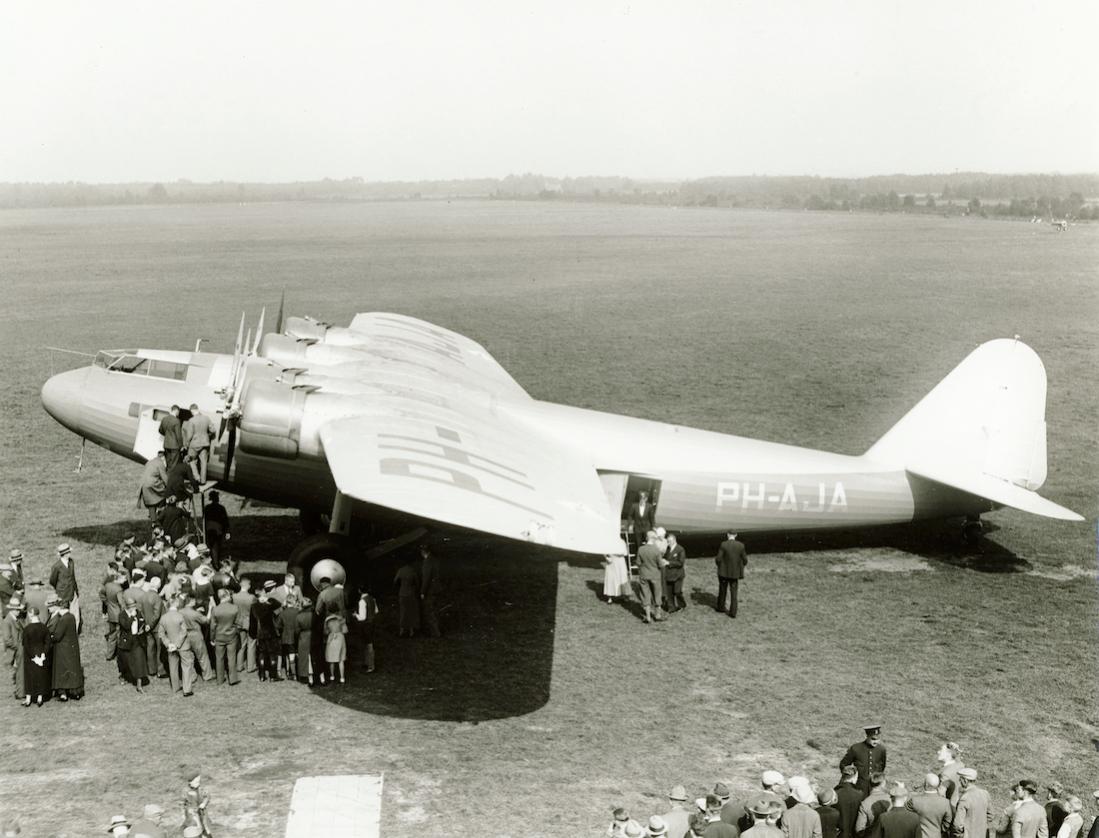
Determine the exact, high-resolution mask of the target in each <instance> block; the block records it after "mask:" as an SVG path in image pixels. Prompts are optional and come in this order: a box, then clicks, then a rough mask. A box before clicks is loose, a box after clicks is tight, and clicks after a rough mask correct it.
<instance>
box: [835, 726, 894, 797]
mask: <svg viewBox="0 0 1099 838" xmlns="http://www.w3.org/2000/svg"><path fill="white" fill-rule="evenodd" d="M862 730H863V733H865V734H866V738H865V739H864V740H863V741H862V742H856V743H855V744H854V745H852V746H851V747H850V748H848V749H847V753H846V754H844V755H843V759H841V760H840V770H841V771H842V770H843V767H844V766H845V765H854V766H855V768H856V769H857V770H858V772H859V777H858V781H857V783H856V785H857V786H858V789H859V791H861V792H862V793H863V796H866V795H868V794H870V782H871V781H870V775H871V774H884V773H885V758H886V752H885V745H883V744H882V741H881V725H880V724H878V723H877V722H871V723H868V724H865V725H863V727H862Z"/></svg>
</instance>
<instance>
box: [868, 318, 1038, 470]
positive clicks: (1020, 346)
mask: <svg viewBox="0 0 1099 838" xmlns="http://www.w3.org/2000/svg"><path fill="white" fill-rule="evenodd" d="M1045 411H1046V372H1045V368H1044V367H1043V366H1042V361H1041V359H1039V357H1038V355H1037V354H1036V353H1035V352H1034V350H1033V349H1031V348H1030V347H1029V346H1027V345H1026V344H1025V343H1023V342H1022V341H1020V340H1018V339H1016V340H1006V339H1001V340H993V341H989V342H988V343H985V344H982V345H981V346H979V347H977V349H975V350H974V351H973V352H972V353H970V355H969V356H968V357H967V358H966V359H965V360H964V361H962V362H961V363H960V364H959V365H958V366H957V367H955V368H954V370H953V371H952V372H951V373H950V374H949V375H948V376H947V377H946V378H944V379H943V380H942V381H941V382H939V384H938V385H937V386H936V387H935V389H933V390H932V391H931V392H930V393H928V394H927V396H925V397H924V398H923V399H922V400H921V401H920V402H919V403H918V404H917V405H916V406H915V407H914V408H912V409H911V410H910V411H909V412H908V413H907V414H905V416H904V418H902V419H901V420H900V421H899V422H898V423H897V424H896V425H894V426H893V427H892V428H891V429H890V430H889V432H888V433H886V434H885V436H883V437H882V438H881V439H880V440H878V442H876V443H875V444H874V445H873V447H871V449H870V450H869V451H867V453H866V456H867V457H870V458H871V459H874V460H876V461H880V462H883V463H888V464H890V465H895V466H898V467H901V468H905V469H908V470H910V471H918V472H927V471H928V470H939V469H942V468H945V469H948V470H949V471H950V472H951V473H954V474H967V475H972V476H973V477H977V476H987V477H992V478H996V479H997V480H1002V481H1005V482H1007V483H1011V484H1013V485H1014V486H1017V487H1019V488H1022V489H1028V490H1035V489H1037V488H1039V487H1040V486H1041V485H1042V484H1043V483H1044V482H1045V479H1046V422H1045Z"/></svg>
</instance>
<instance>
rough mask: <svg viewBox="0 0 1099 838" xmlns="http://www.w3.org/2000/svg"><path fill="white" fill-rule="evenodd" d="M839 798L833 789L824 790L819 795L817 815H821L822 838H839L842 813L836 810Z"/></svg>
mask: <svg viewBox="0 0 1099 838" xmlns="http://www.w3.org/2000/svg"><path fill="white" fill-rule="evenodd" d="M837 800H838V797H837V795H836V792H835V791H834V790H833V789H822V790H821V792H820V794H818V795H817V802H818V803H819V804H820V805H819V806H817V814H818V815H820V838H838V836H839V834H840V811H839V809H837V808H836V802H837Z"/></svg>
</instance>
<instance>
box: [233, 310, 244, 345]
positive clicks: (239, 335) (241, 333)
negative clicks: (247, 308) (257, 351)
mask: <svg viewBox="0 0 1099 838" xmlns="http://www.w3.org/2000/svg"><path fill="white" fill-rule="evenodd" d="M243 343H244V312H243V311H242V312H241V313H240V328H238V329H237V345H236V349H234V350H233V355H234V356H238V355H240V350H241V344H243Z"/></svg>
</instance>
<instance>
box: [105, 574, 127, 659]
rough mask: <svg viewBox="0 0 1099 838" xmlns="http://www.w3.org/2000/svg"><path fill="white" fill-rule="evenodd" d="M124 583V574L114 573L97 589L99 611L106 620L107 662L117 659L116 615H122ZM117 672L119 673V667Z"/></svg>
mask: <svg viewBox="0 0 1099 838" xmlns="http://www.w3.org/2000/svg"><path fill="white" fill-rule="evenodd" d="M126 582H127V579H126V574H124V573H121V572H116V573H114V574H112V576H111V577H110V578H108V579H107V580H105V581H104V582H103V585H102V587H100V589H99V601H100V605H101V610H102V612H103V616H104V617H106V618H107V621H106V626H105V632H104V635H105V637H106V638H107V652H106V659H107V660H109V661H110V660H115V659H116V658H117V657H118V615H119V614H121V613H122V601H121V599H120V597H121V596H122V591H123V590H125V587H126ZM119 672H120V673H121V665H120V669H119Z"/></svg>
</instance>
